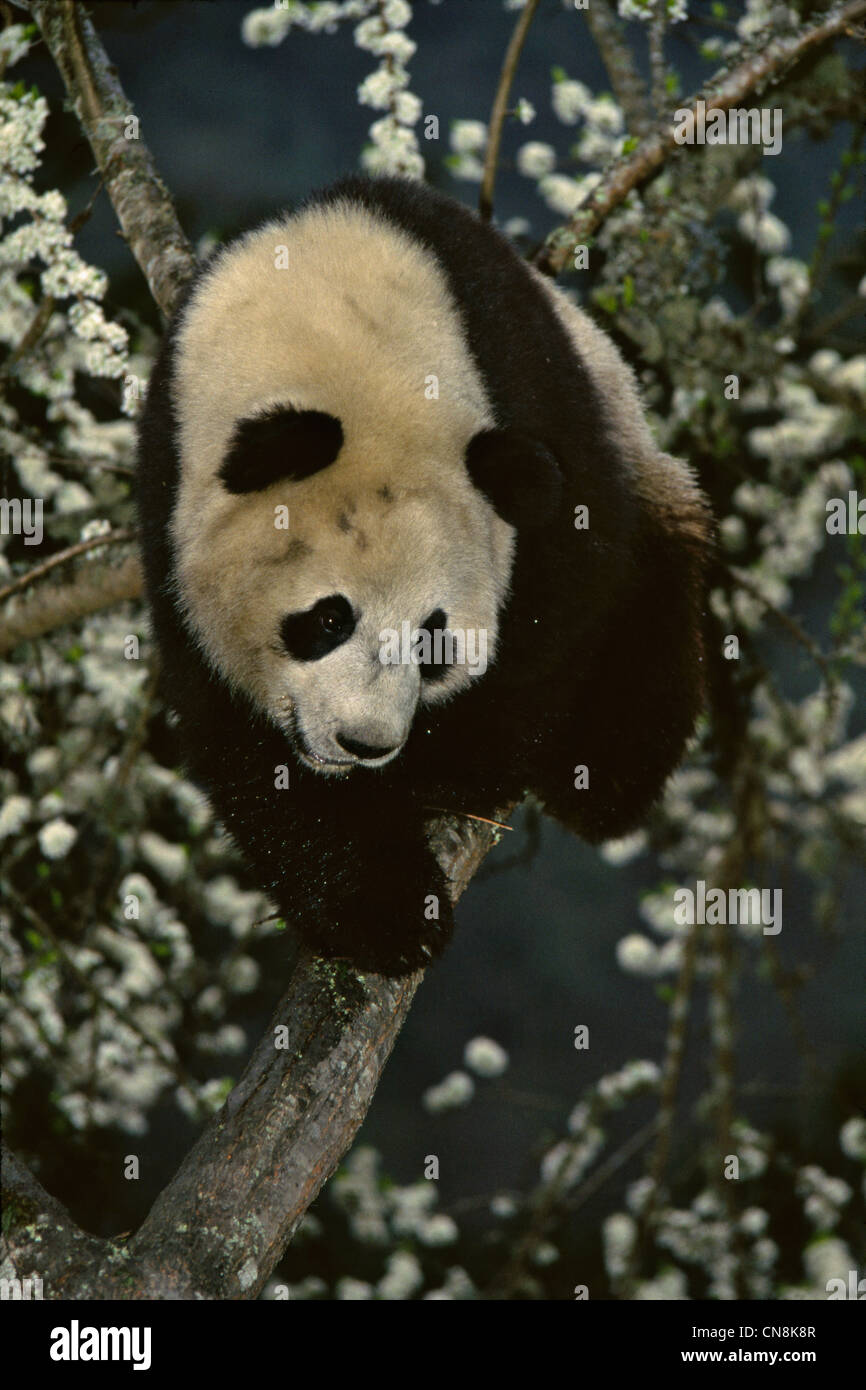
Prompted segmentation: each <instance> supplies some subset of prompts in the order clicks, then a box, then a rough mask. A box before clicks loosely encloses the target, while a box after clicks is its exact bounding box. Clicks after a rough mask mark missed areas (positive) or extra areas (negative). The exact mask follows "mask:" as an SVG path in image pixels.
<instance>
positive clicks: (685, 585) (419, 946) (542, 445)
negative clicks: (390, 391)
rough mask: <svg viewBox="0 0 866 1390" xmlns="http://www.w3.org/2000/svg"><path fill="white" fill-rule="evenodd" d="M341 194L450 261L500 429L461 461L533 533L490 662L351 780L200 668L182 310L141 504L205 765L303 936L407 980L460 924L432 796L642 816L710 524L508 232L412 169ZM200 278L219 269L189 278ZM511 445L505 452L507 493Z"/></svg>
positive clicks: (682, 663)
mask: <svg viewBox="0 0 866 1390" xmlns="http://www.w3.org/2000/svg"><path fill="white" fill-rule="evenodd" d="M338 198H340V199H345V198H350V199H352V200H353V201H355V202H358V203H360V204H362V205H364V206H366V207H368V208H370V209H372V210H373V211H374V212H376V213H378V214H379V215H380V216H382V215H383V216H385V217H386V218H387V219H389V220H391V221H392V222H393V223H396V224H397V225H398V226H399V227H401V228H402V229H403V230H404V231H406V232H407V233H408V234H409V235H410V236H412V237H413V238H414V239H415V240H416V241H419V242H421V243H423V244H424V245H425V246H427V247H428V248H429V249H430V251H431V252H432V254H434V255H435V256H436V258H437V259H438V261H439V263H440V265H441V267H442V269H443V271H444V273H445V275H446V277H447V280H448V282H449V284H450V288H451V291H452V295H453V298H454V300H455V302H456V304H457V305H458V306H459V308H460V312H461V315H462V319H463V325H464V330H465V335H466V341H467V344H468V346H469V348H470V350H471V353H472V355H473V357H474V359H475V362H476V364H477V367H478V370H479V372H480V374H481V376H482V378H483V381H484V385H485V388H486V391H487V394H488V397H489V399H490V401H491V404H492V406H493V409H494V412H495V415H496V425H497V430H501V431H505V432H506V434H504V435H503V436H501V437H499V438H498V439H496V438H490V439H487V440H485V439H483V438H482V440H481V442H478V443H477V444H476V445H475V450H476V455H475V458H474V459H473V460H470V462H471V463H473V464H474V465H476V466H477V469H478V474H477V482H478V485H479V486H481V488H482V490H484V491H488V489H489V493H490V496H491V497H492V498H493V500H494V505H496V506H497V507H501V508H502V512H503V515H505V516H507V519H508V520H509V521H511V522H512V524H514V525H515V526H516V528H517V534H518V540H517V553H516V559H515V566H514V571H513V574H512V595H511V599H510V601H509V604H508V607H507V609H506V611H505V614H504V615H503V617H502V621H501V628H500V646H499V650H498V654H497V660H496V662H495V664H493V665H492V666H491V667H490V669H489V670H488V671H487V672H486V674H485V675H484V676H483V677H481V678H480V679H478V680H476V681H474V682H473V683H472V685H471V687H470V688H469V689H468V690H466V691H464V692H462V693H460V694H459V695H457V696H456V697H455V698H454V699H453V700H452V701H450V702H448V703H446V704H445V705H443V706H439V707H436V708H433V709H431V710H422V709H419V711H418V713H417V715H416V720H415V725H414V727H413V730H412V733H411V734H410V737H409V741H408V743H407V745H406V747H405V748H404V749H403V751H402V752H401V754H400V755H399V757H398V758H396V759H395V760H394V762H392V763H391V764H389V765H388V766H387V767H385V768H384V769H382V770H366V769H357V770H356V771H355V772H354V773H353V774H352V775H351V776H349V777H347V778H345V779H337V778H331V777H329V778H324V777H322V776H320V775H319V774H317V773H315V772H313V771H311V770H309V769H308V768H306V767H304V766H302V765H301V764H299V763H298V762H296V761H294V760H293V757H292V753H291V750H290V748H289V746H288V744H287V742H286V739H285V737H284V735H283V734H281V733H280V731H279V730H278V729H277V728H276V727H275V726H274V725H272V724H271V723H270V722H269V721H268V720H267V719H266V718H265V717H264V716H262V715H261V714H259V713H257V712H256V711H255V710H254V709H253V708H252V707H251V706H249V705H247V703H246V702H245V701H243V700H242V699H240V698H238V697H237V696H234V695H232V694H231V693H230V692H229V690H228V689H227V687H226V686H225V685H224V684H223V683H222V682H221V681H220V680H219V678H218V677H217V676H216V675H215V674H214V673H213V672H212V671H210V670H209V669H208V668H207V667H206V666H205V664H204V662H203V660H202V658H201V656H200V655H199V654H198V652H197V649H196V647H195V645H194V643H193V642H192V641H191V639H190V637H189V635H188V633H187V632H186V630H185V628H184V627H183V625H182V622H181V619H180V617H179V614H178V610H177V608H176V606H175V600H174V596H173V592H172V579H173V568H174V559H173V555H172V551H171V545H170V539H169V521H170V517H171V513H172V508H173V506H174V498H175V492H176V487H177V470H178V466H179V464H178V456H177V447H176V421H175V420H174V419H173V414H172V405H171V395H170V391H169V384H170V382H171V378H172V372H173V370H174V361H175V350H176V349H175V342H176V335H177V328H178V323H179V320H180V318H181V317H182V312H183V310H182V307H181V309H180V310H179V312H178V314H177V315H176V316H175V318H174V320H173V322H172V325H171V327H170V329H169V331H168V333H167V335H166V338H165V342H164V345H163V348H162V351H161V353H160V356H159V359H158V361H157V364H156V367H155V370H154V374H153V378H152V381H151V386H150V389H149V392H148V397H147V403H146V406H145V410H144V413H143V417H142V423H141V431H140V453H139V486H138V498H139V511H140V518H141V532H142V547H143V553H144V561H145V568H146V573H147V584H148V593H149V598H150V603H151V608H152V612H153V621H154V630H155V633H156V636H157V639H158V641H159V645H160V650H161V653H162V658H163V665H164V671H165V688H166V694H167V698H168V700H169V702H170V703H171V705H172V706H173V707H174V708H175V709H176V711H177V713H178V715H179V717H180V727H181V735H182V738H183V740H184V745H185V748H186V753H187V759H188V765H189V770H190V772H191V775H192V776H193V777H194V778H195V779H197V780H198V781H199V782H200V783H201V784H202V786H204V787H205V788H206V790H207V791H208V793H209V795H210V797H211V800H212V802H213V804H214V807H215V809H216V811H217V813H218V814H219V816H220V817H221V818H222V820H223V821H224V823H225V824H226V826H227V827H228V829H229V830H230V831H231V832H232V834H233V835H234V836H235V838H236V839H237V842H238V844H239V845H240V847H241V848H242V850H243V852H244V854H245V856H246V858H247V860H248V861H249V863H250V865H251V866H252V868H253V870H254V872H255V874H256V876H257V879H258V881H259V883H260V884H261V886H262V888H263V889H265V890H267V891H268V892H269V893H270V895H271V897H272V898H273V899H274V901H275V902H276V904H277V906H278V907H279V909H280V911H281V913H283V915H284V916H285V917H286V918H287V919H289V920H290V921H292V922H294V923H295V924H296V925H297V928H298V930H299V932H300V934H301V936H302V938H303V939H304V941H305V942H306V943H307V944H308V945H310V946H311V947H312V948H313V949H314V950H316V951H318V952H320V953H322V954H324V955H327V956H330V957H345V958H347V959H349V960H350V961H351V962H352V963H353V964H355V965H357V966H359V967H363V968H370V969H377V970H381V971H384V972H386V973H390V974H402V973H404V972H405V971H407V970H409V969H412V968H415V967H417V966H419V965H424V964H426V963H427V961H428V959H429V957H430V955H431V954H432V955H436V954H438V952H439V951H440V950H441V949H442V947H443V945H444V944H445V942H446V940H447V938H448V936H449V935H450V931H451V910H450V906H449V900H448V894H447V889H446V885H445V881H444V878H443V875H442V872H441V870H440V868H439V866H438V864H437V862H436V861H435V859H434V857H433V855H432V854H431V852H430V850H429V847H428V845H427V841H426V836H425V821H426V820H427V819H429V818H430V817H431V815H432V814H433V810H432V808H440V807H444V808H449V809H453V811H454V812H455V813H466V812H471V813H474V814H477V815H482V816H489V815H490V814H491V812H493V811H494V809H495V808H496V807H497V806H501V805H503V804H504V803H506V802H508V801H511V800H515V799H519V798H520V797H521V796H522V795H523V794H524V793H525V792H526V791H527V790H531V791H533V792H535V793H536V795H537V796H539V797H540V798H541V800H542V801H543V802H544V803H545V805H546V808H547V810H548V812H550V813H551V814H552V815H554V816H556V817H557V818H558V819H559V820H560V821H562V822H563V823H564V824H565V825H567V826H569V827H570V828H571V829H572V830H573V831H575V833H577V834H578V835H581V836H583V837H584V838H586V839H589V840H592V841H598V840H601V839H605V838H609V837H612V836H616V835H620V834H623V833H625V832H626V831H628V830H629V829H631V828H632V827H633V826H634V825H635V824H636V823H637V822H639V820H640V819H641V818H642V817H643V816H644V814H645V813H646V811H647V810H648V808H649V807H650V805H651V803H652V802H653V800H654V799H655V798H656V796H657V795H658V793H659V791H660V789H661V787H662V785H663V783H664V780H665V778H666V777H667V775H668V773H669V772H670V771H671V770H672V769H673V767H674V766H675V765H676V763H677V762H678V760H679V758H680V757H681V755H682V750H683V746H684V743H685V740H686V739H687V738H688V736H689V734H690V733H691V731H692V728H693V726H694V722H695V718H696V716H697V713H698V711H699V709H700V707H701V704H702V700H703V665H702V652H703V648H702V613H703V602H704V599H703V594H704V568H705V562H706V551H707V549H708V534H709V522H708V517H707V514H706V512H705V510H704V508H703V505H702V503H700V502H699V501H696V500H695V498H694V497H693V496H692V495H691V494H687V493H685V492H683V496H682V498H681V501H680V503H678V504H677V505H674V506H673V507H671V506H670V504H666V503H664V502H663V500H662V498H661V497H660V496H656V495H654V493H653V492H652V490H650V491H649V494H648V495H647V490H646V488H643V489H641V488H640V487H638V486H637V485H636V482H635V476H634V471H633V465H632V463H631V461H630V460H629V459H627V458H626V457H625V456H624V452H623V449H622V447H621V445H620V442H619V440H618V437H617V434H616V408H617V402H616V401H605V400H601V399H599V398H598V395H597V392H596V390H595V387H594V385H593V382H592V379H591V378H590V376H589V373H588V371H587V369H586V367H585V365H584V364H583V363H582V362H581V361H580V360H579V358H578V357H577V356H576V354H575V352H574V349H573V347H572V344H571V340H570V339H569V337H568V335H567V333H566V332H565V329H564V328H563V327H562V325H561V323H560V321H559V319H558V318H557V316H556V314H555V312H554V310H553V308H552V307H551V305H550V304H549V303H548V301H547V299H546V297H545V296H544V295H543V293H542V291H541V290H540V289H539V287H538V286H537V284H536V283H535V282H534V280H533V279H532V277H531V276H530V274H529V271H528V270H527V268H526V266H525V265H524V264H523V262H522V261H521V260H520V259H519V258H518V256H517V255H516V254H515V252H514V251H513V250H512V248H511V247H510V246H509V245H508V243H507V242H506V241H505V240H504V239H503V238H502V237H501V236H500V235H499V234H498V233H497V232H496V231H495V230H494V229H493V228H491V227H489V226H486V225H484V224H482V223H480V222H479V221H478V220H477V219H476V218H475V217H474V216H473V215H472V214H471V213H469V212H468V211H467V210H466V209H465V208H463V207H461V206H460V205H459V204H457V203H455V202H453V201H452V200H450V199H448V198H446V197H443V196H442V195H440V194H438V193H435V192H434V191H432V190H431V189H429V188H426V187H423V186H421V185H419V184H415V183H407V182H406V181H403V180H400V179H359V178H352V179H348V180H345V181H344V182H342V183H341V184H339V185H337V186H336V187H334V188H332V189H329V190H326V191H325V192H323V193H320V194H318V195H316V196H314V197H313V198H312V199H311V200H310V201H311V203H312V204H320V203H328V202H332V201H334V200H335V199H338ZM207 274H208V268H207V266H205V267H204V268H203V270H202V271H200V272H199V275H198V276H197V277H196V281H195V282H194V283H193V286H192V287H191V289H190V293H194V292H195V287H196V285H197V284H199V283H200V282H201V279H202V277H204V279H205V280H206V278H207ZM214 391H215V392H218V391H219V382H218V381H215V382H214ZM497 445H498V446H499V448H500V453H499V457H500V459H501V460H502V459H504V460H505V465H506V467H505V474H506V476H505V479H504V483H505V486H504V487H499V489H498V495H497V484H496V480H495V461H496V448H497ZM518 445H520V447H518ZM503 446H504V452H503ZM524 448H525V452H524ZM521 460H524V461H525V467H526V470H527V471H526V473H525V475H524V476H521V472H520V462H521ZM533 470H537V472H538V476H539V479H540V480H541V481H542V483H543V486H542V487H541V488H540V489H535V488H534V487H533V486H532V483H533V479H534V474H533ZM527 484H529V485H530V486H529V487H527ZM538 492H540V493H541V496H540V497H539V496H538V495H537V494H538ZM578 504H582V505H585V506H587V507H588V508H589V515H590V527H589V529H588V530H582V531H581V530H576V529H575V527H574V522H573V517H574V508H575V507H576V506H577V505H578ZM539 519H544V520H545V525H544V526H543V528H541V527H539V525H538V522H539ZM532 523H535V524H532ZM286 763H288V764H290V767H291V772H290V788H289V789H288V790H275V784H274V777H275V773H274V769H275V767H277V766H279V765H282V764H286ZM578 764H586V765H587V766H588V768H589V787H588V788H587V789H583V790H576V789H575V786H574V781H575V776H574V769H575V767H576V765H578ZM431 895H432V897H431ZM432 898H435V899H438V914H439V915H438V919H436V918H435V917H432V916H431V913H432V908H431V901H432Z"/></svg>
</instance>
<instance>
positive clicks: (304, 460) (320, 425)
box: [219, 406, 343, 494]
mask: <svg viewBox="0 0 866 1390" xmlns="http://www.w3.org/2000/svg"><path fill="white" fill-rule="evenodd" d="M342 447H343V427H342V425H341V424H340V422H339V420H336V419H335V418H334V416H333V415H326V414H325V413H324V411H321V410H294V409H293V408H292V407H291V406H274V408H273V409H272V410H266V411H262V413H261V414H260V415H254V416H252V417H251V418H250V419H249V420H241V422H240V424H238V425H236V426H235V429H234V433H233V435H232V437H231V439H230V441H229V447H228V451H227V453H226V456H225V458H224V459H223V462H222V465H221V467H220V471H219V478H220V481H221V482H222V483H223V485H224V486H225V487H226V488H227V490H228V491H229V492H234V493H236V494H243V493H247V492H262V491H263V490H264V489H265V488H267V487H270V486H271V484H272V483H279V482H282V481H283V480H284V479H285V480H286V481H288V482H298V481H299V480H300V479H302V478H309V477H312V475H313V474H314V473H319V472H321V470H322V469H323V468H327V467H328V466H329V465H330V464H332V463H333V462H334V459H335V458H336V457H337V455H338V454H339V452H340V450H341V448H342Z"/></svg>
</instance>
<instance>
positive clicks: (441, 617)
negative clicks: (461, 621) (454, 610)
mask: <svg viewBox="0 0 866 1390" xmlns="http://www.w3.org/2000/svg"><path fill="white" fill-rule="evenodd" d="M447 626H448V617H447V614H445V613H443V611H442V609H441V608H434V610H433V612H432V613H431V614H430V616H429V618H425V619H424V621H423V623H422V624H421V630H422V631H423V632H429V634H430V639H431V644H432V645H431V650H432V659H431V660H430V661H421V662H419V667H420V671H421V679H422V681H427V682H429V683H430V684H432V683H433V682H434V681H441V680H444V679H445V677H446V676H447V675H448V665H447V663H445V662H442V661H438V662H437V660H436V645H435V638H436V632H437V631H442V630H444V629H445V628H446V627H447Z"/></svg>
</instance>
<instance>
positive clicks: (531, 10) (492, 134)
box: [478, 0, 538, 222]
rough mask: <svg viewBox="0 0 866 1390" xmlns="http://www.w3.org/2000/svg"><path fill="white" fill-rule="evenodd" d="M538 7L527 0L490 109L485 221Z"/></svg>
mask: <svg viewBox="0 0 866 1390" xmlns="http://www.w3.org/2000/svg"><path fill="white" fill-rule="evenodd" d="M537 9H538V0H527V4H526V5H525V6H524V8H523V9H522V10H521V12H520V17H519V18H518V20H517V23H516V24H515V26H514V32H513V33H512V35H511V40H510V42H509V44H508V48H507V49H506V52H505V60H504V62H503V64H502V72H501V73H500V75H499V86H498V87H497V88H496V96H495V97H494V98H493V110H492V111H491V113H490V125H489V127H488V131H487V150H486V153H485V155H484V177H483V179H482V180H481V196H480V198H479V200H478V212H479V214H480V216H481V218H482V220H483V221H484V222H489V221H490V219H491V217H492V216H493V186H494V184H495V183H496V167H497V165H498V163H499V145H500V142H501V140H502V126H503V124H504V122H505V113H506V111H507V109H508V93H509V92H510V91H511V84H512V82H513V81H514V74H515V73H516V71H517V64H518V62H519V60H520V53H521V50H522V48H523V45H524V42H525V40H526V35H527V34H528V33H529V26H530V24H531V23H532V21H533V18H534V16H535V11H536V10H537Z"/></svg>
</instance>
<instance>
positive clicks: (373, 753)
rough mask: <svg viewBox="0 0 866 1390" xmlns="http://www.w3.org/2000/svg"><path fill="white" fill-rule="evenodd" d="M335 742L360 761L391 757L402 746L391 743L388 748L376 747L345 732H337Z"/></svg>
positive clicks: (365, 761) (367, 761)
mask: <svg viewBox="0 0 866 1390" xmlns="http://www.w3.org/2000/svg"><path fill="white" fill-rule="evenodd" d="M337 742H338V743H339V745H340V747H341V748H343V749H344V750H345V751H346V752H347V753H351V754H352V756H353V757H354V758H357V759H358V761H359V762H362V763H372V762H378V761H379V760H380V759H382V758H390V757H393V755H394V754H395V753H398V752H399V751H400V749H401V748H402V746H403V745H402V744H400V743H396V744H393V745H392V746H391V747H390V748H377V747H376V746H374V745H373V744H371V743H361V742H360V740H358V739H356V738H349V737H348V736H347V735H346V734H337Z"/></svg>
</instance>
